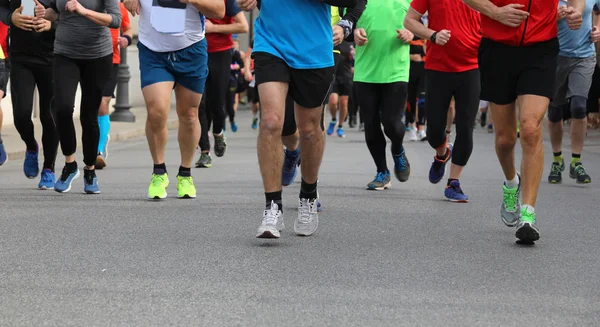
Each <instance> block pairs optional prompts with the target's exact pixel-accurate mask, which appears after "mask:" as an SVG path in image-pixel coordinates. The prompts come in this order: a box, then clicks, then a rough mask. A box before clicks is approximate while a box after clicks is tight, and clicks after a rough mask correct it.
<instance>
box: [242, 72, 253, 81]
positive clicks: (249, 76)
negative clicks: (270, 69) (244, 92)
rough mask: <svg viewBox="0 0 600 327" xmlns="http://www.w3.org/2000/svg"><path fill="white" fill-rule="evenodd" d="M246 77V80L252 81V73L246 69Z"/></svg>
mask: <svg viewBox="0 0 600 327" xmlns="http://www.w3.org/2000/svg"><path fill="white" fill-rule="evenodd" d="M244 79H245V80H246V82H250V81H252V73H251V72H250V71H246V73H245V74H244Z"/></svg>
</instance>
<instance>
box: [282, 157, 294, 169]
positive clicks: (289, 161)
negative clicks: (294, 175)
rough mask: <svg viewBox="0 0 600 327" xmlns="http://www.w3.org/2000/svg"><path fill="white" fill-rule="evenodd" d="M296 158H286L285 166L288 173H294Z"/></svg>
mask: <svg viewBox="0 0 600 327" xmlns="http://www.w3.org/2000/svg"><path fill="white" fill-rule="evenodd" d="M296 159H297V155H296V156H285V165H284V167H286V168H287V169H286V170H287V171H292V170H293V169H294V165H295V164H296Z"/></svg>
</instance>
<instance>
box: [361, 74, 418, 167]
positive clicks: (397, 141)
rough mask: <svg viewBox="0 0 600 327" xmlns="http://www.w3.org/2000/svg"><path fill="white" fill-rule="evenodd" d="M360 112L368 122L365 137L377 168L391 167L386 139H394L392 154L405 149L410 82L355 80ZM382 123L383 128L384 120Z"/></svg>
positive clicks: (365, 121)
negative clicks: (388, 164) (403, 115)
mask: <svg viewBox="0 0 600 327" xmlns="http://www.w3.org/2000/svg"><path fill="white" fill-rule="evenodd" d="M354 88H355V89H356V96H357V100H358V105H359V106H360V115H361V118H362V120H363V122H364V123H365V140H366V141H367V147H368V148H369V152H371V156H372V157H373V160H374V161H375V165H376V166H377V172H386V171H387V170H388V168H387V163H386V156H385V147H386V140H385V136H384V135H383V133H384V132H385V135H387V137H388V138H389V139H390V141H392V155H397V154H400V153H402V142H403V141H404V132H405V128H404V124H403V123H402V114H403V112H404V104H405V103H406V94H407V88H408V83H406V82H396V83H386V84H374V83H362V82H354ZM382 123H383V132H382V131H381V124H382Z"/></svg>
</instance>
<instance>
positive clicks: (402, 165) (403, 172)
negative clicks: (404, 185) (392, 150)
mask: <svg viewBox="0 0 600 327" xmlns="http://www.w3.org/2000/svg"><path fill="white" fill-rule="evenodd" d="M393 157H394V174H395V175H396V178H397V179H398V180H399V181H401V182H406V181H407V180H408V177H410V163H409V162H408V158H407V157H406V153H405V152H404V149H402V152H401V153H400V154H398V155H394V156H393Z"/></svg>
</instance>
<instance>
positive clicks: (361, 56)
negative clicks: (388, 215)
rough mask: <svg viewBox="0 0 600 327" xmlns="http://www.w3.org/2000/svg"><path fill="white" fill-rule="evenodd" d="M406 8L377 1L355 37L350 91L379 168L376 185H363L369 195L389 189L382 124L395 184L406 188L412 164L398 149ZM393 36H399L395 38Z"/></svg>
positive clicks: (400, 2) (406, 61) (393, 0)
mask: <svg viewBox="0 0 600 327" xmlns="http://www.w3.org/2000/svg"><path fill="white" fill-rule="evenodd" d="M409 6H410V0H381V1H380V2H378V3H377V4H376V5H368V6H367V8H366V9H365V11H364V13H363V15H362V17H361V18H360V20H359V21H358V25H357V29H356V30H355V31H354V39H355V40H356V45H357V48H356V62H355V67H354V87H355V88H356V95H357V99H358V103H359V106H360V113H361V117H362V119H363V121H364V123H365V139H366V141H367V147H368V148H369V152H370V153H371V156H372V157H373V161H374V162H375V166H376V168H377V175H376V176H375V179H374V180H373V181H372V182H370V183H369V184H367V189H369V190H384V189H387V188H389V187H390V186H391V177H390V171H389V170H388V166H387V162H386V155H385V148H386V140H385V136H384V133H383V132H382V131H381V125H382V124H383V128H384V132H385V135H387V137H388V138H389V139H390V140H391V141H392V146H391V150H392V157H393V158H394V173H395V175H396V178H397V179H398V180H399V181H400V182H406V181H407V180H408V178H409V176H410V164H409V162H408V159H407V157H406V153H405V151H404V146H403V145H402V142H403V140H404V133H405V127H404V124H403V122H402V116H403V113H404V105H405V103H406V98H407V91H408V77H409V76H408V75H409V69H410V57H409V55H410V41H411V40H412V39H413V37H414V35H413V34H412V33H411V32H410V31H409V30H407V29H404V27H403V25H404V24H403V23H402V22H403V21H404V17H405V16H406V13H407V11H408V8H409ZM391 31H396V32H397V33H396V36H395V37H394V35H393V33H391ZM384 53H385V55H384V56H382V54H384Z"/></svg>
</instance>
